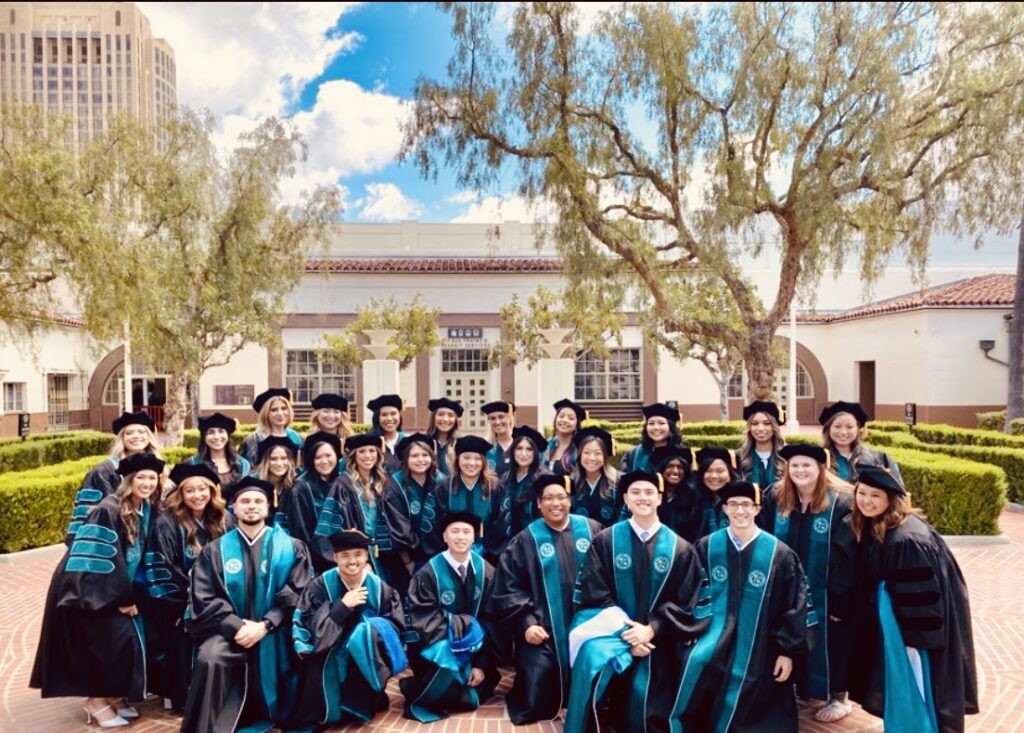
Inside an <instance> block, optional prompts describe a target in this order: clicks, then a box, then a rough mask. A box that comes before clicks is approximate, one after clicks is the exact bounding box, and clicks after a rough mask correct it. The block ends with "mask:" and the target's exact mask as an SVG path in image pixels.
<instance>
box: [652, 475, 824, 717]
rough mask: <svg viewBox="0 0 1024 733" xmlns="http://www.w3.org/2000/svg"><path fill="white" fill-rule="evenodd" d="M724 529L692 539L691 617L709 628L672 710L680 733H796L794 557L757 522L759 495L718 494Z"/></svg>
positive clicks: (798, 573)
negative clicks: (696, 572) (698, 580)
mask: <svg viewBox="0 0 1024 733" xmlns="http://www.w3.org/2000/svg"><path fill="white" fill-rule="evenodd" d="M719 497H721V501H722V504H723V508H724V511H725V514H726V517H727V518H728V520H729V525H728V526H727V527H725V528H724V529H720V530H718V531H716V532H713V533H712V534H710V535H708V536H707V537H703V538H701V539H700V540H699V541H698V542H697V554H698V555H699V556H700V559H701V564H702V567H703V568H704V583H703V587H702V589H701V594H700V600H699V602H698V605H697V610H696V615H697V616H699V617H701V618H707V619H710V622H711V623H710V626H709V627H708V629H707V631H706V632H705V633H704V635H703V636H702V637H701V638H700V639H699V640H698V641H697V643H696V644H695V645H694V647H693V649H692V651H691V653H690V656H689V659H688V660H687V662H686V665H685V667H684V669H683V675H682V679H681V682H680V685H679V694H678V695H677V697H676V702H675V706H674V708H673V711H672V715H673V717H675V718H677V719H678V721H679V723H680V724H681V730H684V731H689V730H705V729H712V730H729V731H735V732H736V733H746V732H748V731H757V732H758V733H792V732H793V731H795V730H796V729H797V713H796V700H795V698H794V695H793V683H792V680H791V679H790V675H791V674H792V671H793V658H794V657H795V656H797V655H801V654H803V653H804V652H805V638H806V632H807V625H808V623H809V622H811V623H814V622H815V619H814V616H813V614H809V613H808V609H807V582H806V580H805V578H804V572H803V569H802V568H801V567H800V560H799V558H798V557H797V555H796V553H795V552H793V550H791V549H790V548H789V547H788V546H787V545H785V544H784V543H782V542H780V541H779V540H777V539H776V538H775V537H773V536H772V535H770V534H768V533H767V532H762V531H761V530H760V529H759V528H758V527H757V525H756V524H755V523H754V519H755V518H756V517H757V514H758V512H759V511H761V489H760V488H759V487H758V486H757V484H752V483H750V482H748V481H732V482H730V483H728V484H726V485H725V486H724V487H723V488H722V489H720V490H719Z"/></svg>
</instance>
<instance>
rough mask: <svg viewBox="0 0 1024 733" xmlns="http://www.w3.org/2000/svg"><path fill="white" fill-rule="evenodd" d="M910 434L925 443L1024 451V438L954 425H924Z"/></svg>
mask: <svg viewBox="0 0 1024 733" xmlns="http://www.w3.org/2000/svg"><path fill="white" fill-rule="evenodd" d="M910 432H911V433H913V434H914V435H916V436H917V437H918V438H920V439H921V440H922V441H924V442H925V443H941V444H943V445H1001V446H1004V447H1007V448H1020V449H1024V436H1022V435H1006V434H1005V433H997V432H994V431H992V430H977V429H971V428H958V427H955V426H953V425H940V424H930V423H924V424H921V425H915V426H914V427H912V428H911V429H910Z"/></svg>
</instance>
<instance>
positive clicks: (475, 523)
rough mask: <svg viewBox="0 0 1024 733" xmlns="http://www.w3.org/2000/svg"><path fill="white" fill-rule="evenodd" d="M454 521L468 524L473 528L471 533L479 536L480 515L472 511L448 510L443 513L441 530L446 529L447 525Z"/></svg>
mask: <svg viewBox="0 0 1024 733" xmlns="http://www.w3.org/2000/svg"><path fill="white" fill-rule="evenodd" d="M456 522H462V523H463V524H468V525H469V526H470V527H472V528H473V533H474V534H476V536H477V537H479V536H480V517H478V516H477V515H475V514H474V513H473V512H449V513H448V514H446V515H445V517H444V521H443V522H441V531H442V532H444V530H446V529H448V527H449V526H450V525H452V524H455V523H456Z"/></svg>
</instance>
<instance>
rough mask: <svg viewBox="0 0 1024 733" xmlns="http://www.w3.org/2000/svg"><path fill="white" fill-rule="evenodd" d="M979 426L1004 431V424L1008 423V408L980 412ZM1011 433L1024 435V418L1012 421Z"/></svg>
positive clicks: (978, 414) (984, 428)
mask: <svg viewBox="0 0 1024 733" xmlns="http://www.w3.org/2000/svg"><path fill="white" fill-rule="evenodd" d="M975 414H976V415H977V417H978V427H979V428H981V429H982V430H995V431H996V432H999V433H1001V432H1003V425H1004V424H1005V423H1006V410H997V411H996V412H978V413H975ZM1010 433H1012V434H1013V435H1024V418H1020V417H1019V418H1017V419H1016V420H1014V421H1013V422H1011V423H1010Z"/></svg>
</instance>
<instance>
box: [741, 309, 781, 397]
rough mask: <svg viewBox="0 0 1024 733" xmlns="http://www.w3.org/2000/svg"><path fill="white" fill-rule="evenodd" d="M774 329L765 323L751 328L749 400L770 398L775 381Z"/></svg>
mask: <svg viewBox="0 0 1024 733" xmlns="http://www.w3.org/2000/svg"><path fill="white" fill-rule="evenodd" d="M774 338H775V333H774V332H773V330H772V329H771V328H770V327H769V326H768V325H767V324H765V323H758V324H757V325H755V326H754V327H753V328H752V329H750V349H749V350H748V352H747V359H746V366H747V389H748V391H749V394H748V395H747V401H748V402H750V401H752V400H770V399H771V398H772V388H773V386H774V383H775V359H774V358H772V342H773V340H774Z"/></svg>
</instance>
